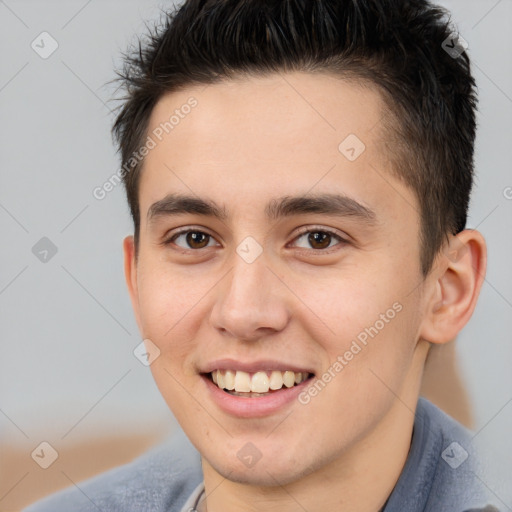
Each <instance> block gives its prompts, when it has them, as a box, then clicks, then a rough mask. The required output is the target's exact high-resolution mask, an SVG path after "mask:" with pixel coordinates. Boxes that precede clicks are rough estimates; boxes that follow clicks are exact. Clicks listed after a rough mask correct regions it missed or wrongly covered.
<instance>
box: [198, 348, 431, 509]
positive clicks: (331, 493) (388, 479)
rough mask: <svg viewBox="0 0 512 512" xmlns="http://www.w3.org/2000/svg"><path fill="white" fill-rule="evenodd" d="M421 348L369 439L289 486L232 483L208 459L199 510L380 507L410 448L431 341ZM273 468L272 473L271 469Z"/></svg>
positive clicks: (394, 482) (203, 462)
mask: <svg viewBox="0 0 512 512" xmlns="http://www.w3.org/2000/svg"><path fill="white" fill-rule="evenodd" d="M418 349H419V350H418ZM417 352H419V353H420V354H416V357H415V360H416V361H415V362H413V365H412V367H411V372H410V374H409V376H408V377H409V378H407V379H405V381H404V384H403V386H402V389H401V390H399V391H398V392H397V393H396V396H395V398H394V400H393V404H392V406H391V408H390V409H389V410H388V411H387V413H386V414H385V415H384V417H383V418H382V419H381V421H380V422H379V423H378V424H377V425H376V427H375V428H374V429H373V430H372V431H371V432H370V433H369V434H368V435H367V436H366V437H364V438H362V439H360V440H359V441H358V442H357V443H355V444H354V445H353V446H351V447H350V449H348V450H347V451H345V452H344V453H343V455H342V456H341V457H339V458H337V459H335V460H334V461H332V462H331V463H329V464H327V465H325V466H323V467H322V468H321V469H319V470H317V471H314V472H313V473H310V474H307V475H306V476H304V477H302V478H300V479H299V480H296V481H294V482H292V483H289V484H287V485H280V484H279V482H277V481H276V485H275V486H271V487H268V486H267V487H262V486H253V485H249V484H246V483H238V482H233V481H230V480H229V479H228V476H229V475H226V478H225V477H223V476H222V475H220V474H219V473H218V472H217V471H215V469H214V468H213V467H212V466H211V465H210V464H209V463H208V462H207V461H206V460H205V459H204V458H203V461H202V465H203V475H204V485H205V494H206V496H207V498H206V503H204V502H203V503H202V508H201V507H199V508H198V511H199V512H206V511H207V512H221V511H222V512H239V511H240V510H244V511H248V512H263V511H265V512H273V511H276V512H277V511H279V512H296V511H297V510H301V509H303V510H307V511H308V512H320V511H322V512H323V511H325V510H339V511H352V510H357V511H358V512H377V511H380V510H381V509H382V508H383V507H384V505H385V503H386V501H387V499H388V497H389V495H390V494H391V492H392V491H393V488H394V486H395V484H396V482H397V481H398V478H399V476H400V473H401V471H402V469H403V467H404V464H405V461H406V460H407V456H408V453H409V449H410V444H411V437H412V429H413V424H414V412H415V410H416V404H417V401H418V396H419V388H420V383H421V374H422V365H423V362H424V358H425V357H426V353H427V352H428V344H427V343H426V342H425V345H424V346H421V347H417ZM413 367H414V368H413ZM391 392H392V391H390V393H391ZM305 449H307V448H305ZM268 472H269V473H271V469H270V468H269V469H268Z"/></svg>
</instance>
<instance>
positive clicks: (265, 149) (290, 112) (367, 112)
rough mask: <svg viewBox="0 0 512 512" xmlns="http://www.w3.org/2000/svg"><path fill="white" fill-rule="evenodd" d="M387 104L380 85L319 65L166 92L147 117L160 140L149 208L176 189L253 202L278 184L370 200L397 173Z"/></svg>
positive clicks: (150, 158)
mask: <svg viewBox="0 0 512 512" xmlns="http://www.w3.org/2000/svg"><path fill="white" fill-rule="evenodd" d="M384 112H385V107H384V102H383V101H382V98H381V96H380V94H379V92H378V90H377V88H375V87H371V86H368V85H367V84H364V83H361V82H355V81H353V80H352V81H348V80H346V79H341V78H339V77H334V76H332V75H328V74H320V73H316V74H309V73H300V72H296V73H282V74H273V75H269V76H265V77H244V78H238V79H235V80H229V81H223V82H220V83H217V84H210V85H204V84H200V85H193V86H190V87H186V88H184V89H182V90H180V91H175V92H172V93H168V94H166V95H164V96H163V97H162V98H161V99H160V100H159V101H158V103H157V104H156V106H155V107H154V109H153V112H152V114H151V116H150V120H149V124H148V130H147V134H148V136H149V137H151V139H152V140H154V148H153V149H151V151H150V152H149V154H148V155H147V156H146V158H145V162H144V168H143V172H142V177H141V181H140V188H139V197H140V203H141V216H142V217H144V215H145V213H146V212H147V209H148V207H149V206H150V205H151V204H152V203H153V202H155V201H158V200H160V199H162V198H163V196H164V195H165V194H166V193H171V192H175V191H180V192H188V193H189V194H190V193H192V194H195V195H198V196H201V197H205V196H208V197H212V196H216V198H217V199H225V202H226V203H229V202H230V200H231V199H232V202H233V203H238V204H242V203H243V204H244V205H245V206H246V208H249V206H250V205H252V204H255V202H257V198H261V205H266V204H268V199H269V198H271V197H272V192H276V194H275V195H276V196H282V195H284V194H283V192H284V193H290V194H294V193H297V194H298V193H300V194H302V195H303V194H304V193H306V192H307V191H309V190H310V191H312V192H315V193H317V192H326V191H331V190H332V189H333V187H335V188H337V189H338V190H337V192H340V193H343V194H345V195H347V196H350V197H357V196H358V197H359V198H360V199H361V201H360V202H361V203H365V202H366V203H368V201H369V202H371V201H372V200H373V199H377V198H376V196H379V195H380V196H383V194H382V186H383V184H384V183H383V173H384V174H387V175H388V176H386V180H387V181H388V182H389V181H390V180H392V177H391V173H389V172H387V171H389V166H390V165H391V164H390V162H389V155H388V149H387V145H386V141H385V139H384V137H383V135H382V129H381V126H382V123H381V120H382V118H383V114H384ZM394 186H395V187H402V185H401V183H399V182H398V181H397V182H396V183H394ZM379 187H380V191H379ZM403 193H404V194H406V195H410V191H406V190H404V191H403ZM395 195H396V194H395ZM364 196H366V200H367V201H365V197H364ZM263 199H265V200H263ZM399 199H400V198H399V197H397V198H393V197H392V196H391V195H388V197H387V198H386V197H380V199H379V201H380V203H383V202H384V203H385V202H388V203H389V202H393V201H397V200H399ZM409 199H410V200H412V201H414V198H409ZM217 202H218V201H217ZM409 203H410V201H409Z"/></svg>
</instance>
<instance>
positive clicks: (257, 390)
mask: <svg viewBox="0 0 512 512" xmlns="http://www.w3.org/2000/svg"><path fill="white" fill-rule="evenodd" d="M204 375H205V376H206V377H207V378H209V379H210V380H211V381H212V382H213V383H214V384H215V385H216V386H217V387H218V388H219V389H222V390H223V391H224V392H226V393H228V394H230V395H233V396H241V397H245V398H256V397H260V396H267V395H269V394H271V393H276V392H278V391H281V390H283V389H287V388H292V387H294V386H297V385H299V384H301V383H302V382H304V381H306V380H308V379H310V378H312V377H313V374H312V373H306V372H293V371H284V372H281V371H278V370H273V371H259V372H255V373H248V372H243V371H237V370H214V371H213V372H210V373H207V374H204Z"/></svg>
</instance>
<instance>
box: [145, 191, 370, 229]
mask: <svg viewBox="0 0 512 512" xmlns="http://www.w3.org/2000/svg"><path fill="white" fill-rule="evenodd" d="M307 213H318V214H324V215H332V216H336V217H352V218H355V219H356V220H359V221H361V222H363V223H364V224H367V225H369V226H371V225H374V224H376V223H377V216H376V214H375V212H374V211H373V210H371V209H370V208H368V207H367V206H364V205H362V204H361V203H359V202H357V201H356V200H355V199H352V198H350V197H348V196H345V195H343V194H329V193H325V194H315V195H302V196H284V197H280V198H276V199H272V200H270V201H269V202H268V203H267V205H266V207H265V215H266V217H267V219H268V220H269V221H273V220H277V219H279V218H282V217H291V216H294V215H301V214H307ZM183 214H196V215H204V216H206V217H213V218H216V219H218V220H220V221H222V222H224V221H226V220H227V219H228V217H229V216H228V213H227V210H226V207H225V206H220V205H218V204H217V203H215V201H212V200H210V199H203V198H199V197H196V196H189V195H182V194H168V195H166V196H165V197H164V198H163V199H160V200H159V201H157V202H155V203H153V204H152V205H151V206H150V207H149V209H148V214H147V222H148V223H153V222H154V221H156V219H157V218H159V217H167V216H173V215H183Z"/></svg>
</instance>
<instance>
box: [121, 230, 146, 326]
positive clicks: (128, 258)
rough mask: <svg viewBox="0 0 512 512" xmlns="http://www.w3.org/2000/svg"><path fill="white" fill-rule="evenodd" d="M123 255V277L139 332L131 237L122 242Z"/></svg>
mask: <svg viewBox="0 0 512 512" xmlns="http://www.w3.org/2000/svg"><path fill="white" fill-rule="evenodd" d="M123 253H124V277H125V280H126V285H127V287H128V293H129V294H130V299H131V301H132V308H133V312H134V314H135V319H136V321H137V325H138V326H139V331H140V332H141V333H142V330H141V322H140V308H139V290H138V286H137V260H136V258H135V241H134V238H133V236H132V235H130V236H127V237H125V239H124V240H123Z"/></svg>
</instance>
